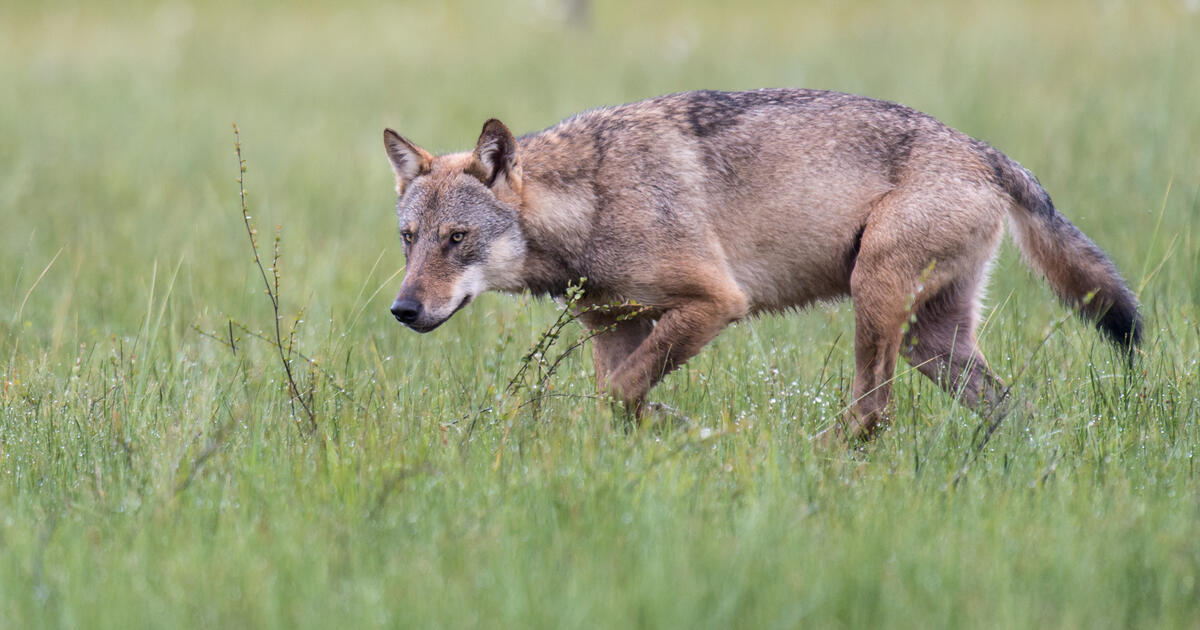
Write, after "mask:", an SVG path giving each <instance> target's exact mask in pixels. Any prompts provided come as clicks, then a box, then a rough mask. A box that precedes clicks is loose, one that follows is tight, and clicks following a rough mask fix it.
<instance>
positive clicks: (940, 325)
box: [901, 281, 1008, 422]
mask: <svg viewBox="0 0 1200 630" xmlns="http://www.w3.org/2000/svg"><path fill="white" fill-rule="evenodd" d="M975 292H976V284H975V283H974V282H970V281H968V282H963V283H960V284H957V285H952V286H950V287H947V288H946V289H944V290H942V291H941V292H939V293H938V294H937V295H935V296H934V297H932V298H931V299H929V300H928V301H926V302H925V303H924V304H922V305H921V306H920V308H918V309H917V311H916V312H915V313H914V321H913V323H912V325H911V326H910V327H909V330H908V333H907V334H906V335H905V338H904V344H903V346H902V348H901V353H902V354H903V355H904V357H905V358H906V359H907V360H908V362H909V363H911V364H912V365H913V367H915V368H916V369H917V370H918V371H919V372H921V373H922V374H924V375H925V376H927V377H929V378H930V379H931V380H932V381H933V382H935V383H937V384H938V385H939V386H940V387H941V388H942V389H944V390H945V391H947V392H948V393H950V394H951V395H953V396H955V397H956V398H958V399H959V400H960V401H961V402H962V403H963V404H964V405H966V406H967V407H970V408H971V409H973V410H974V411H975V412H976V413H978V414H979V415H980V416H982V417H983V418H984V419H985V420H987V421H992V422H999V420H1000V419H1001V418H1003V417H1004V415H1005V413H1006V411H1007V404H1006V403H1007V395H1008V388H1007V387H1005V385H1004V383H1003V382H1002V381H1001V380H1000V379H999V378H998V377H997V376H996V375H995V374H994V373H993V372H992V370H991V368H990V367H988V364H987V360H986V359H984V356H983V353H982V352H981V351H980V350H979V345H978V343H977V342H976V338H975V328H976V326H977V325H978V315H977V311H978V306H977V304H976V298H975Z"/></svg>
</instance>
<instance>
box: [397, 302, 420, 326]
mask: <svg viewBox="0 0 1200 630" xmlns="http://www.w3.org/2000/svg"><path fill="white" fill-rule="evenodd" d="M392 315H395V316H396V321H398V322H400V323H401V324H411V323H413V322H415V321H417V317H420V315H421V303H420V302H418V301H416V300H401V299H397V300H396V301H395V302H393V303H392Z"/></svg>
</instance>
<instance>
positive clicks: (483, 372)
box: [0, 0, 1200, 628]
mask: <svg viewBox="0 0 1200 630" xmlns="http://www.w3.org/2000/svg"><path fill="white" fill-rule="evenodd" d="M106 4H108V3H73V2H50V3H36V4H35V3H29V4H23V3H16V2H9V3H6V4H5V5H4V6H3V7H0V85H2V86H3V89H0V381H2V383H0V389H2V391H0V627H4V628H26V627H88V628H93V627H112V628H116V627H120V628H126V627H158V628H167V627H222V628H223V627H314V628H328V627H451V628H456V627H471V626H476V627H547V628H560V627H612V628H621V627H689V628H690V627H713V628H726V627H731V626H732V627H747V628H760V627H798V626H805V627H831V626H832V627H851V626H853V627H879V626H892V627H949V628H960V627H980V626H982V627H1012V628H1027V627H1045V628H1100V627H1121V628H1124V627H1184V628H1187V627H1191V628H1194V627H1197V626H1200V524H1198V523H1200V471H1198V470H1197V468H1200V466H1198V465H1197V463H1196V461H1195V460H1196V458H1195V455H1196V451H1197V449H1198V448H1200V426H1198V417H1200V363H1198V357H1200V308H1198V307H1200V274H1198V273H1197V270H1198V269H1200V240H1198V239H1200V230H1197V227H1198V225H1200V222H1198V219H1197V217H1198V216H1200V116H1198V115H1197V112H1200V82H1198V81H1197V80H1196V71H1195V67H1194V66H1195V60H1196V59H1200V12H1197V11H1195V10H1189V8H1188V7H1194V5H1195V3H1194V2H1183V1H1180V2H1163V3H1158V2H1146V3H1129V2H1095V3H1084V2H1062V3H1040V2H1005V3H975V2H966V3H960V2H944V3H920V4H913V3H910V2H884V3H871V4H866V3H863V4H861V5H860V4H850V5H847V4H845V3H832V2H820V3H811V4H802V3H792V2H769V3H762V4H756V5H754V7H753V8H740V9H736V10H734V9H731V8H729V7H727V5H726V3H716V2H714V3H677V4H655V5H654V6H653V7H650V8H643V9H639V10H638V11H637V12H636V13H634V12H632V11H631V10H629V9H625V8H622V7H620V6H618V5H617V4H616V3H602V4H599V5H598V6H596V7H594V8H593V13H592V17H591V20H590V23H589V24H588V25H585V26H582V27H579V26H570V25H568V24H566V23H565V22H564V20H563V19H562V15H561V11H560V10H559V4H558V3H556V2H551V1H543V2H534V1H532V0H521V1H519V2H515V3H490V4H489V5H486V6H483V5H481V6H475V5H470V4H466V3H460V2H452V3H441V2H424V3H412V4H404V3H394V2H393V3H380V4H373V3H366V2H362V3H358V2H351V3H338V5H337V8H335V7H334V6H332V5H331V6H324V5H317V4H315V3H294V4H295V6H293V5H292V4H284V5H277V4H274V3H266V2H251V3H233V2H229V3H221V2H211V3H195V4H192V5H188V4H182V3H179V4H165V5H162V6H158V5H151V4H149V3H145V4H143V3H112V4H113V6H109V7H105V5H106ZM769 85H795V86H806V87H819V88H831V89H839V90H844V91H851V92H858V93H863V94H867V95H871V96H876V97H882V98H888V99H892V100H897V101H901V102H904V103H906V104H909V105H912V106H914V107H916V108H918V109H921V110H924V111H927V112H930V113H932V114H934V115H936V116H938V117H939V118H941V119H942V120H944V121H946V122H947V123H948V124H950V125H953V126H955V127H957V128H959V129H962V130H963V131H965V132H967V133H969V134H971V135H974V136H976V137H980V138H983V139H985V140H988V141H990V142H992V143H993V144H995V145H996V146H997V147H999V148H1000V149H1002V150H1004V151H1005V152H1007V153H1008V154H1010V155H1012V156H1013V157H1014V158H1016V159H1017V160H1019V161H1021V162H1022V163H1023V164H1025V165H1026V166H1028V167H1029V168H1031V169H1032V170H1033V171H1034V172H1035V173H1037V174H1038V176H1039V177H1040V178H1041V180H1042V182H1043V183H1044V184H1045V185H1046V186H1047V188H1048V189H1049V190H1050V192H1051V193H1052V194H1053V195H1054V197H1055V200H1056V202H1057V204H1058V206H1059V207H1060V208H1061V209H1062V210H1063V212H1064V213H1065V214H1067V216H1068V217H1070V218H1071V219H1072V221H1074V222H1075V223H1076V224H1077V225H1079V226H1080V227H1081V228H1082V229H1083V230H1084V231H1085V232H1086V233H1088V234H1089V235H1090V236H1092V237H1093V238H1094V239H1095V240H1096V241H1097V242H1098V243H1099V244H1100V245H1101V246H1102V247H1104V248H1105V249H1106V250H1107V251H1109V252H1110V253H1111V255H1112V256H1113V258H1114V259H1115V260H1116V262H1117V264H1118V266H1119V267H1120V268H1121V269H1122V270H1123V272H1124V273H1125V275H1126V277H1127V278H1128V280H1129V282H1130V284H1131V285H1132V286H1133V287H1134V288H1135V290H1138V291H1139V293H1140V297H1141V299H1142V301H1143V303H1144V313H1145V315H1146V318H1147V322H1148V325H1147V335H1146V337H1147V343H1146V345H1145V357H1144V360H1143V361H1142V362H1141V363H1140V365H1139V366H1138V367H1137V369H1136V370H1133V371H1129V370H1126V369H1124V368H1123V367H1122V366H1121V364H1120V361H1118V360H1117V357H1116V356H1115V354H1114V353H1113V352H1112V351H1111V350H1109V349H1108V348H1107V347H1106V346H1105V345H1104V343H1103V341H1102V340H1101V339H1100V338H1099V336H1098V335H1097V334H1095V332H1094V331H1093V330H1091V329H1090V328H1089V327H1088V326H1086V325H1083V324H1081V323H1079V322H1078V321H1077V320H1076V319H1074V318H1073V317H1072V316H1070V315H1069V314H1068V313H1067V312H1066V311H1065V310H1064V309H1063V308H1062V307H1061V306H1059V305H1057V304H1056V303H1055V302H1054V300H1053V299H1052V298H1051V296H1050V294H1049V292H1048V291H1047V290H1046V288H1045V286H1044V285H1043V284H1042V283H1041V281H1040V280H1038V279H1037V278H1036V277H1035V276H1034V275H1033V274H1031V273H1029V272H1028V271H1026V270H1025V268H1024V267H1023V266H1022V265H1021V264H1020V262H1019V261H1018V260H1017V257H1016V256H1015V255H1014V253H1013V250H1012V248H1011V246H1008V245H1006V246H1005V247H1004V249H1003V250H1002V254H1001V257H1000V259H999V261H998V263H997V266H996V269H995V272H994V274H993V282H992V289H991V292H990V296H991V297H990V300H989V303H990V304H991V306H992V309H991V311H990V312H991V316H990V319H989V321H988V323H987V326H986V328H985V330H984V332H983V335H982V345H983V348H984V351H985V352H986V353H987V355H988V357H989V359H990V361H991V363H992V364H993V366H994V367H995V369H996V371H997V372H998V373H999V374H1000V375H1001V376H1003V377H1004V378H1005V379H1007V380H1008V381H1009V382H1012V383H1014V390H1015V392H1016V393H1017V395H1018V396H1019V397H1020V398H1021V399H1022V400H1023V401H1024V405H1023V408H1022V411H1021V412H1019V413H1017V414H1015V415H1014V416H1013V417H1011V418H1010V419H1009V420H1008V421H1007V422H1006V424H1004V425H1003V427H1002V428H1001V430H1000V431H999V432H998V434H997V435H996V436H995V438H994V439H993V440H992V441H991V442H990V443H989V444H988V446H987V448H986V449H984V451H983V452H982V453H981V454H980V455H979V457H978V459H977V460H975V461H974V462H973V463H972V464H971V465H969V466H967V467H966V469H965V474H962V476H961V480H960V481H959V482H958V483H957V484H956V483H954V479H955V477H956V476H958V475H960V473H962V472H963V470H964V466H963V462H964V459H966V458H968V456H969V454H970V452H971V444H972V436H973V432H974V431H975V427H976V426H977V424H978V419H976V418H975V417H974V416H972V415H971V414H969V413H967V412H965V411H964V410H963V409H961V408H959V407H957V406H956V405H955V404H954V403H953V402H952V401H950V400H949V399H948V398H947V397H946V396H945V395H943V394H942V393H941V392H940V391H938V390H937V389H936V387H934V386H933V385H932V384H931V383H929V382H927V381H926V380H925V379H923V378H921V377H916V376H914V375H913V374H912V373H911V372H910V371H909V370H908V367H907V366H906V365H902V366H901V367H900V369H899V370H898V371H897V385H896V390H897V391H896V409H895V416H896V421H895V424H894V428H893V429H892V430H891V431H889V432H888V433H886V434H884V435H883V436H882V437H881V438H880V439H879V440H877V441H876V442H874V443H873V444H871V445H870V446H869V447H868V448H867V449H866V450H865V452H846V453H842V452H833V453H829V452H821V451H814V450H813V449H812V448H811V447H810V446H809V445H808V438H809V437H810V436H811V435H812V434H814V433H815V432H816V431H818V430H820V429H821V428H823V427H825V426H827V425H828V424H829V423H831V422H832V421H833V420H834V419H835V418H837V417H838V416H839V414H840V413H841V411H842V410H843V409H844V407H845V405H846V404H847V403H848V398H849V394H848V392H847V389H848V384H849V381H850V375H851V372H852V369H853V363H852V357H851V352H850V351H851V348H850V341H849V339H850V332H851V317H850V309H849V306H848V305H845V304H842V305H837V306H833V307H831V308H822V309H813V310H810V311H807V312H805V313H802V314H798V315H794V316H790V317H786V318H764V319H758V320H755V321H751V322H746V323H742V324H739V325H737V326H735V327H734V328H732V329H730V330H729V331H727V332H726V333H725V334H723V335H722V336H721V337H720V338H718V340H717V341H716V342H715V343H714V344H713V345H712V346H711V347H709V348H708V349H706V350H705V351H704V352H703V353H702V354H701V355H700V356H699V357H697V359H696V360H695V361H693V362H692V363H691V364H690V365H689V366H688V367H687V368H685V369H683V370H681V371H680V372H678V373H676V374H674V375H672V376H671V377H669V378H668V379H667V381H666V382H665V383H664V384H663V385H662V386H660V387H659V388H658V389H657V390H655V394H654V397H655V398H656V399H657V400H661V401H663V402H666V403H669V404H671V405H673V406H675V407H678V408H680V409H681V410H682V411H683V412H685V413H687V414H688V415H690V416H692V417H693V418H696V419H697V420H698V425H699V426H698V427H695V428H692V429H675V430H669V429H666V430H664V429H658V428H653V427H651V428H646V429H643V430H639V431H636V432H634V433H632V434H626V433H625V432H624V431H623V430H621V427H620V421H619V419H615V418H614V417H613V414H612V412H611V410H610V408H609V407H608V406H607V405H606V404H604V403H601V402H598V401H596V400H593V399H591V398H587V397H585V396H586V395H588V394H590V393H591V392H592V386H591V368H590V364H591V361H590V358H589V356H588V353H587V351H586V348H585V349H584V350H583V351H581V352H575V353H572V354H570V355H569V356H568V358H567V359H566V360H565V361H564V363H563V364H562V366H561V368H560V369H559V370H558V372H557V374H556V375H555V376H554V378H553V379H552V380H551V381H550V386H551V387H552V388H553V391H552V393H554V394H570V395H571V396H556V397H553V398H548V399H546V401H545V404H544V405H542V406H541V407H540V408H539V407H537V406H535V405H528V406H525V407H520V405H521V403H522V402H524V401H525V400H528V399H529V398H530V397H531V396H532V393H531V390H522V391H521V392H518V393H517V394H509V395H505V384H506V383H508V381H509V379H510V378H512V377H513V375H514V374H516V373H517V370H518V368H519V366H520V364H521V359H522V357H523V356H524V355H525V353H526V352H527V351H528V349H529V347H530V346H531V345H532V344H534V343H535V342H536V341H537V340H538V339H539V336H540V334H541V333H542V331H544V330H546V329H547V328H548V327H549V326H550V325H551V324H552V322H553V321H554V320H555V318H556V317H557V316H558V312H559V311H558V306H556V305H555V304H554V303H552V302H549V301H539V300H533V299H530V298H528V297H519V298H516V299H513V298H510V297H506V296H485V297H484V298H482V299H480V300H478V301H477V303H475V304H473V305H472V306H471V307H470V308H469V309H467V310H465V311H463V312H462V313H460V314H459V315H457V316H456V317H455V318H454V319H453V320H452V321H451V322H449V323H448V324H446V325H445V326H444V327H443V328H442V329H439V330H438V331H437V332H436V333H434V334H432V335H428V336H418V335H415V334H412V333H409V332H406V331H404V330H402V329H401V328H400V327H398V326H397V325H396V324H395V322H394V321H392V319H391V316H390V315H389V314H388V312H387V307H388V305H389V304H390V300H391V297H392V296H393V294H394V292H395V291H396V289H397V288H398V286H399V277H398V276H397V275H396V274H397V272H398V271H399V270H400V269H401V268H402V265H403V260H402V255H401V251H400V247H399V244H398V238H397V237H396V232H395V227H394V216H393V212H392V204H393V201H394V200H393V198H392V193H391V187H392V183H391V173H390V170H389V168H388V166H387V163H386V161H385V157H384V153H383V149H382V146H381V142H380V137H379V134H380V130H381V129H382V128H383V127H384V126H393V127H396V128H397V129H399V130H401V131H402V132H403V133H405V134H406V135H408V136H409V137H411V138H413V139H414V140H415V141H417V142H419V143H421V144H423V145H424V146H426V147H428V148H429V149H431V150H438V151H446V150H452V149H461V148H465V147H467V146H469V145H470V144H471V143H472V142H473V141H474V138H475V135H476V134H477V133H478V130H479V128H480V125H481V124H482V122H483V121H484V120H485V119H487V118H489V117H492V116H498V117H500V118H501V119H503V120H504V121H505V122H506V123H507V124H508V125H509V126H510V127H512V128H513V129H514V130H515V131H519V132H524V131H531V130H535V129H539V128H542V127H544V126H547V125H549V124H552V123H553V122H555V121H557V120H558V119H560V118H562V117H565V116H567V115H569V114H571V113H573V112H575V111H578V110H581V109H584V108H587V107H593V106H597V105H602V104H613V103H618V102H625V101H629V100H635V99H638V98H642V97H646V96H651V95H654V94H659V93H665V92H670V91H676V90H683V89H691V88H701V87H705V88H727V89H733V88H750V87H760V86H769ZM234 121H236V122H237V123H238V124H239V126H240V127H241V129H242V142H243V147H244V149H245V157H246V159H247V162H248V172H247V173H246V185H247V187H248V190H249V202H250V213H251V215H253V220H254V221H255V223H256V224H257V226H258V227H259V229H260V230H261V234H260V241H261V243H260V245H261V246H262V249H263V253H264V255H265V256H266V257H267V259H268V262H269V258H270V249H271V245H272V235H273V228H274V226H275V225H277V224H281V225H282V226H283V232H282V240H281V248H282V259H281V261H280V264H279V268H280V271H281V274H282V276H281V294H282V304H281V307H282V312H283V316H284V320H283V325H284V332H285V334H286V333H287V331H288V330H289V329H290V328H291V327H292V324H293V322H294V319H295V318H296V316H297V313H299V312H301V311H303V320H304V321H303V322H302V323H300V324H299V325H298V326H297V327H296V331H297V332H296V337H295V342H294V350H296V351H298V352H302V353H304V354H305V356H309V357H313V358H315V359H316V360H317V361H319V366H320V368H319V371H315V372H314V370H313V368H311V366H310V365H309V364H308V363H307V362H305V361H304V360H302V359H299V358H296V360H295V362H294V365H295V368H296V372H297V378H298V380H299V384H300V386H301V389H303V390H305V391H308V390H309V389H310V388H311V391H312V406H313V409H314V412H315V418H316V421H317V423H318V429H317V431H316V432H308V431H306V430H305V429H304V426H303V424H304V423H303V422H302V421H301V420H302V418H303V415H302V412H301V414H300V415H297V414H295V413H294V412H293V406H292V405H291V404H290V399H289V396H288V391H287V389H286V388H285V386H284V384H283V380H282V379H281V369H280V364H279V361H278V357H277V356H276V355H275V354H273V353H274V348H272V347H271V346H270V345H268V344H267V343H265V342H263V341H261V340H259V339H257V338H255V337H254V336H253V335H251V334H249V333H248V332H247V331H245V330H241V329H238V328H233V333H234V336H235V337H236V338H237V341H236V352H235V351H234V350H233V349H231V348H230V347H229V345H228V344H227V343H226V342H227V340H228V336H229V333H230V329H231V325H232V324H237V323H240V324H244V325H245V326H246V327H247V328H248V329H249V330H250V331H253V332H258V331H264V332H265V334H266V335H267V336H268V337H269V336H270V335H271V334H272V333H271V330H272V327H273V322H272V316H273V315H272V311H271V307H270V303H269V301H268V299H267V296H265V295H263V294H262V284H261V279H260V278H259V276H258V270H257V268H255V267H254V265H253V261H252V256H251V251H250V248H249V245H248V242H247V239H246V234H245V228H244V226H243V225H242V222H241V217H240V216H239V205H238V189H237V183H236V182H235V178H236V176H237V162H236V158H235V157H234V155H233V137H232V131H231V128H230V123H231V122H234ZM202 332H203V333H208V334H211V335H213V336H214V337H216V339H214V338H210V337H207V336H205V335H204V334H201V333H202ZM579 335H580V330H579V328H578V326H575V325H571V326H568V327H567V328H566V329H565V333H564V336H565V338H564V339H561V340H560V341H559V343H558V345H557V346H556V348H557V349H559V350H561V349H564V348H565V347H566V345H567V343H569V341H570V340H571V339H575V338H577V337H578V336H579ZM1044 338H1045V339H1046V341H1045V343H1044V344H1043V343H1042V340H1043V339H1044ZM552 354H553V352H552Z"/></svg>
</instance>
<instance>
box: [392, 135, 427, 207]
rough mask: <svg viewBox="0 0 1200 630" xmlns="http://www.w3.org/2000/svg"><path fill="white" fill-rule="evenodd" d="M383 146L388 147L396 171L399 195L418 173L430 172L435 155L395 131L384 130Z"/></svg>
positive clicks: (393, 168) (397, 192)
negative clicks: (430, 164) (430, 165)
mask: <svg viewBox="0 0 1200 630" xmlns="http://www.w3.org/2000/svg"><path fill="white" fill-rule="evenodd" d="M383 148H385V149H387V156H388V161H390V162H391V163H392V170H393V171H395V172H396V194H397V195H399V194H402V193H403V192H404V187H405V186H408V183H409V182H411V181H412V180H413V179H415V178H416V177H417V176H418V175H423V174H425V173H428V172H429V163H430V162H432V161H433V157H432V156H431V155H429V154H428V153H426V152H425V149H422V148H421V147H419V146H417V145H415V144H413V143H411V142H409V141H408V140H407V139H405V138H404V136H402V135H400V134H398V133H396V132H395V131H392V130H391V129H384V130H383Z"/></svg>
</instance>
